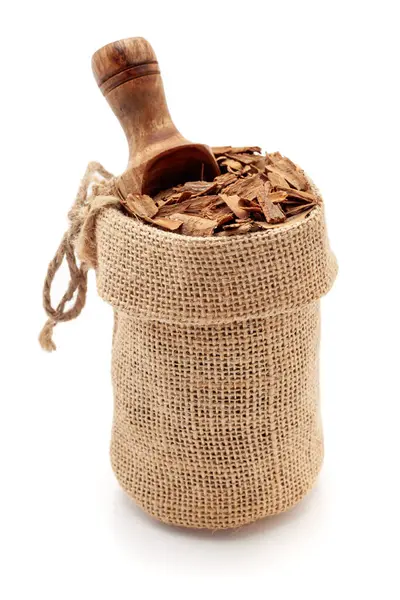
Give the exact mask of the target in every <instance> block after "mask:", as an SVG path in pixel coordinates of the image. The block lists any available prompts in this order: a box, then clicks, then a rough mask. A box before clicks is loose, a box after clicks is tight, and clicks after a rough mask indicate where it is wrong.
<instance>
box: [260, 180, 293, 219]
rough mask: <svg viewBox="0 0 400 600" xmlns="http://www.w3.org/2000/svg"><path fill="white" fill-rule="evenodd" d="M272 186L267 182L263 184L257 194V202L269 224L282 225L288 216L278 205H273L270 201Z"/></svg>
mask: <svg viewBox="0 0 400 600" xmlns="http://www.w3.org/2000/svg"><path fill="white" fill-rule="evenodd" d="M269 190H270V185H269V183H268V182H267V181H264V182H263V185H262V187H261V188H260V190H259V192H258V194H257V200H258V202H259V204H260V206H261V209H262V211H263V213H264V215H265V219H266V221H267V223H282V222H283V221H285V219H286V215H285V213H284V212H282V211H281V209H280V208H279V206H278V205H276V204H273V203H272V202H271V200H270V199H269V197H268V195H269Z"/></svg>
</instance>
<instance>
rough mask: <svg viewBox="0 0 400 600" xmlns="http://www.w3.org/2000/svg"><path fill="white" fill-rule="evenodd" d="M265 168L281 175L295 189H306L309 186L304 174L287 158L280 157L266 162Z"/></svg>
mask: <svg viewBox="0 0 400 600" xmlns="http://www.w3.org/2000/svg"><path fill="white" fill-rule="evenodd" d="M265 170H266V171H267V172H270V173H275V174H276V175H279V176H281V177H283V178H284V179H286V181H287V182H288V183H289V184H290V185H291V186H293V187H294V188H295V189H297V190H308V189H309V187H310V186H309V183H308V181H307V179H306V177H305V176H304V174H303V173H302V172H301V171H300V169H298V168H297V167H296V165H295V164H294V163H292V161H291V160H289V159H288V158H282V159H280V160H277V161H276V162H274V163H273V164H266V165H265Z"/></svg>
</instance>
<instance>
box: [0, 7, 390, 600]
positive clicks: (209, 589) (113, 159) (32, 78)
mask: <svg viewBox="0 0 400 600" xmlns="http://www.w3.org/2000/svg"><path fill="white" fill-rule="evenodd" d="M396 8H398V6H397V7H396V3H395V2H394V1H393V2H390V1H385V0H382V1H381V2H369V1H368V0H365V1H364V2H361V1H354V0H353V1H352V0H347V1H345V2H344V1H341V0H336V1H335V2H322V1H317V0H315V1H307V0H305V1H302V2H294V1H293V2H289V1H286V2H279V1H274V2H270V1H269V0H268V1H265V2H257V1H256V0H253V2H244V1H243V2H234V1H231V2H217V1H216V0H215V1H214V2H208V1H202V2H199V3H197V2H196V3H194V2H193V3H191V2H185V3H184V2H182V3H180V2H174V1H170V2H167V1H165V2H155V1H153V2H140V3H139V2H134V1H130V2H118V1H115V2H107V3H106V2H101V1H97V2H91V1H90V2H84V1H81V2H79V3H73V2H70V3H60V2H43V1H40V0H37V1H35V2H19V3H17V2H14V3H11V2H10V3H8V4H7V5H3V8H2V18H1V36H0V39H1V46H2V48H1V56H2V60H1V85H2V94H1V105H2V107H1V108H2V110H1V113H0V118H1V128H0V136H1V150H2V158H1V165H2V179H1V192H2V193H1V213H0V215H1V233H0V250H1V254H0V256H1V280H0V282H1V299H0V302H1V311H0V314H1V354H2V356H1V377H0V386H1V405H0V411H1V415H0V461H1V480H0V485H1V493H0V506H1V510H0V552H1V554H2V556H1V561H0V565H1V567H0V570H1V576H0V597H1V598H2V599H4V600H14V599H18V600H19V599H21V600H25V599H26V600H30V599H36V598H38V599H41V600H50V599H51V600H64V599H68V600H69V599H74V600H81V599H82V600H83V599H85V600H86V599H92V598H93V599H98V598H110V599H111V598H112V599H113V600H115V599H118V598H145V599H146V598H204V597H207V598H211V599H213V598H218V599H223V598H251V597H253V598H262V597H265V598H271V599H274V600H275V599H280V598H283V599H286V598H287V599H289V598H290V599H292V598H300V599H301V598H307V599H314V598H315V599H317V598H318V599H320V598H323V599H324V600H325V599H330V598H338V597H340V598H366V597H371V598H383V599H392V598H399V594H400V590H399V584H398V575H397V573H398V566H399V565H398V561H399V550H398V540H399V535H400V527H399V506H398V505H399V485H398V479H399V467H398V462H399V418H400V402H399V400H400V397H399V370H400V368H399V334H400V331H399V329H400V328H399V291H398V277H399V258H400V256H399V254H400V253H399V237H400V235H399V231H400V230H399V227H400V209H399V205H400V197H399V181H398V179H399V175H400V170H399V158H400V157H399V139H400V138H399V134H400V128H399V118H398V111H399V100H400V98H399V89H398V85H399V84H398V81H399V79H398V61H399V35H398V22H399V21H398V15H397V14H396ZM137 35H141V36H144V37H146V38H147V39H149V41H150V42H151V43H152V44H153V46H154V48H155V51H156V53H157V55H158V57H159V62H160V64H161V68H162V73H163V76H164V82H165V88H166V93H167V97H168V101H169V107H170V110H171V113H172V116H173V118H174V121H175V123H176V125H177V126H178V128H179V129H180V130H181V132H182V133H183V134H184V135H185V136H186V137H188V138H189V139H191V140H193V141H196V142H197V141H198V142H205V143H208V144H210V145H219V144H234V145H241V144H259V145H262V146H263V148H264V149H265V150H268V151H274V150H280V151H281V152H283V153H284V154H286V155H287V156H289V157H290V158H291V159H292V160H294V161H295V162H297V163H298V164H300V165H301V166H302V167H303V168H305V169H306V171H308V172H309V173H310V175H311V176H312V177H313V179H314V180H315V182H316V183H317V185H318V186H319V187H320V188H321V190H322V191H323V194H324V197H325V201H326V208H327V218H328V226H329V233H330V239H331V243H332V247H333V249H334V250H335V252H336V254H337V257H338V260H339V264H340V275H339V278H338V280H337V283H336V285H335V287H334V289H333V291H332V292H331V293H330V294H329V295H328V296H327V297H326V298H325V299H324V300H323V327H322V349H321V367H322V372H321V378H322V412H323V419H324V426H325V441H326V459H325V464H324V468H323V471H322V474H321V477H320V479H319V481H318V485H317V486H316V488H315V489H314V491H313V492H312V493H311V494H310V495H309V497H307V498H306V499H305V500H304V501H303V502H302V503H301V504H300V505H299V506H298V507H297V508H296V509H294V510H293V511H292V512H289V513H287V514H284V515H282V516H279V517H276V518H271V519H267V520H265V521H263V522H260V523H257V524H254V525H251V526H248V527H244V528H243V529H241V530H237V531H229V532H225V533H214V534H212V533H207V532H198V533H196V532H191V531H187V530H183V529H177V528H172V527H168V526H165V525H162V524H159V523H157V522H155V521H153V520H152V519H150V518H149V517H147V516H145V515H144V514H143V513H142V512H141V511H140V510H139V509H137V508H136V507H135V506H134V504H133V503H132V502H131V501H129V500H128V499H127V498H126V497H125V496H124V495H123V493H122V492H121V491H120V490H119V488H118V486H117V483H116V481H115V479H114V477H113V475H112V472H111V468H110V466H109V459H108V444H109V438H110V429H111V419H112V391H111V383H110V343H111V326H112V325H111V320H112V315H111V309H110V307H108V306H107V305H105V304H104V303H102V302H101V301H100V299H99V298H98V297H97V296H96V292H95V282H94V277H93V274H91V276H90V282H89V286H90V289H89V297H88V302H87V306H86V308H85V310H84V312H83V314H82V316H81V317H80V318H79V319H78V320H77V321H75V322H71V323H69V324H66V325H60V326H59V327H58V328H56V331H55V341H56V343H57V345H58V350H57V352H55V353H53V354H51V355H48V354H46V353H45V352H43V351H42V350H41V349H40V348H39V345H38V343H37V335H38V332H39V330H40V328H41V326H42V324H43V323H44V319H45V316H44V312H43V309H42V307H41V286H42V281H43V278H44V275H45V271H46V267H47V264H48V262H49V260H50V258H51V257H52V256H53V253H54V251H55V250H56V247H57V245H58V243H59V241H60V239H61V236H62V234H63V232H64V230H65V228H66V224H67V223H66V214H67V211H68V209H69V207H70V205H71V204H72V201H73V198H74V195H75V192H76V188H77V185H78V182H79V178H80V177H81V175H82V173H83V171H84V169H85V166H86V163H87V162H88V161H89V160H99V161H100V162H102V163H103V164H104V166H105V167H106V168H108V169H109V170H111V171H113V172H114V173H120V172H122V171H123V170H124V168H125V163H126V160H127V147H126V143H125V139H124V136H123V133H122V130H121V129H120V127H119V124H118V122H117V120H116V119H115V117H114V115H113V114H112V112H111V110H110V108H109V107H108V105H107V103H106V101H105V100H104V98H103V97H102V95H101V93H100V91H99V90H98V88H97V86H96V84H95V81H94V79H93V77H92V74H91V67H90V59H91V55H92V53H93V52H94V51H95V50H97V49H98V48H99V47H100V46H102V45H104V44H106V43H108V42H111V41H114V40H116V39H120V38H123V37H130V36H137ZM65 284H66V277H65V273H64V277H60V279H59V280H58V283H57V285H56V293H57V292H58V294H60V293H61V292H62V291H63V289H64V287H65Z"/></svg>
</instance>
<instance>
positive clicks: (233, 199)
mask: <svg viewBox="0 0 400 600" xmlns="http://www.w3.org/2000/svg"><path fill="white" fill-rule="evenodd" d="M219 197H220V198H221V199H222V200H223V201H224V202H226V204H227V205H228V206H229V208H230V209H231V211H232V212H233V213H234V214H235V215H236V216H237V217H238V219H245V218H246V217H247V216H248V215H247V211H246V210H244V208H243V207H242V206H239V205H240V196H236V195H233V196H228V194H220V195H219Z"/></svg>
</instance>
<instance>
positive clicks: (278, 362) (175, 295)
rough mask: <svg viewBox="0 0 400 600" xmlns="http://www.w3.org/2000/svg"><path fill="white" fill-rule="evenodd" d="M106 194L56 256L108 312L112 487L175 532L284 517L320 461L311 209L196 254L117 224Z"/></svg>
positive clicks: (320, 224) (193, 243)
mask: <svg viewBox="0 0 400 600" xmlns="http://www.w3.org/2000/svg"><path fill="white" fill-rule="evenodd" d="M92 170H93V169H92ZM104 173H106V172H104V171H103V175H104ZM105 176H106V177H107V176H108V174H106V175H105ZM110 182H112V180H109V182H108V186H109V187H108V188H107V189H106V194H105V195H104V190H103V195H100V196H99V195H98V191H99V190H97V197H96V195H94V196H93V197H92V198H91V199H89V200H88V199H87V198H86V196H85V194H86V192H84V193H83V192H82V189H81V198H80V200H79V202H78V206H79V210H78V211H77V210H76V208H75V217H76V214H78V213H79V217H78V218H75V220H74V218H73V219H72V222H73V223H75V227H74V226H73V227H72V229H74V233H73V235H72V237H71V236H70V240H69V242H68V243H70V244H72V245H74V246H75V247H77V248H78V251H79V253H80V256H81V258H82V259H83V261H84V262H83V271H82V266H81V271H80V274H78V276H77V279H78V280H79V279H80V280H81V281H82V279H85V276H86V271H87V267H88V266H94V267H95V268H96V278H97V288H98V292H99V294H100V296H101V297H102V298H103V299H104V300H106V302H108V303H109V304H110V305H111V306H112V308H113V310H114V316H115V325H114V336H113V348H112V380H113V387H114V420H113V428H112V442H111V461H112V467H113V470H114V472H115V474H116V477H117V479H118V481H119V483H120V484H121V486H122V488H123V489H124V490H125V491H126V492H127V494H128V495H129V496H131V497H132V498H133V499H134V500H135V502H136V503H137V504H138V505H140V506H141V507H142V508H143V509H144V510H145V511H146V512H148V513H150V514H151V515H153V516H154V517H156V518H158V519H160V520H162V521H165V522H167V523H172V524H175V525H182V526H186V527H198V528H210V529H219V528H228V527H237V526H240V525H244V524H246V523H250V522H252V521H255V520H257V519H260V518H262V517H266V516H268V515H273V514H277V513H280V512H282V511H285V510H287V509H289V508H290V507H292V506H294V505H295V504H296V503H297V502H298V501H299V500H300V499H301V498H303V496H304V495H305V494H306V493H307V492H308V491H309V490H310V489H311V487H312V486H313V484H314V481H315V479H316V477H317V475H318V472H319V470H320V467H321V462H322V458H323V436H322V428H321V419H320V411H319V381H318V379H319V376H318V344H319V316H320V307H319V304H320V302H319V300H320V298H321V296H323V295H324V294H325V293H326V292H327V291H328V290H329V289H330V287H331V285H332V283H333V281H334V279H335V276H336V271H337V266H336V261H335V258H334V256H333V255H332V253H331V251H330V248H329V244H328V240H327V235H326V228H325V222H324V214H323V208H322V207H321V206H318V207H316V208H315V209H313V211H312V213H311V214H310V216H309V217H308V218H307V219H305V220H303V221H301V222H298V223H293V224H292V225H290V224H287V225H283V226H281V227H277V228H275V229H270V230H266V231H261V232H259V233H252V234H247V235H242V236H234V237H227V238H221V237H208V238H196V237H188V236H180V235H177V234H174V233H169V232H164V231H162V230H160V229H157V228H153V227H151V226H149V225H147V224H145V223H142V222H139V221H137V220H135V219H133V218H131V217H128V216H126V215H125V214H123V213H122V212H121V211H120V210H118V208H117V199H116V198H115V197H114V196H113V194H112V193H111V192H110V190H111V191H112V186H111V187H110ZM87 183H88V182H87V181H86V184H85V185H87ZM85 185H84V186H83V187H85ZM82 197H83V200H82ZM72 212H73V211H72ZM77 223H78V224H77ZM68 243H67V246H68ZM61 254H62V252H61V253H60V251H59V256H58V261H59V260H60V257H61ZM66 254H67V255H68V252H66ZM56 256H57V255H56ZM61 258H62V257H61ZM85 265H86V266H85ZM50 266H51V265H50ZM54 267H57V264H53V270H54ZM72 279H73V277H72ZM47 284H48V288H49V287H50V284H51V278H50V281H47ZM75 285H76V288H77V289H78V291H79V290H80V284H79V283H76V284H75ZM72 287H74V286H73V285H72ZM83 287H84V288H85V285H83ZM70 288H71V284H70ZM45 289H46V287H45ZM78 295H79V294H78ZM45 296H46V294H45ZM45 305H46V301H45ZM63 310H64V307H62V310H61V311H59V314H58V316H60V315H61V314H62V312H63ZM78 312H79V311H78ZM73 316H76V315H75V314H74V315H73ZM57 320H67V319H63V318H57V315H56V316H54V315H53V317H52V316H51V314H50V319H49V322H48V324H47V325H46V327H47V329H46V328H45V330H44V333H42V344H43V345H44V346H46V345H47V346H48V345H49V344H50V345H51V340H50V335H49V332H51V329H52V327H53V326H54V324H55V322H56V321H57Z"/></svg>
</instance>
